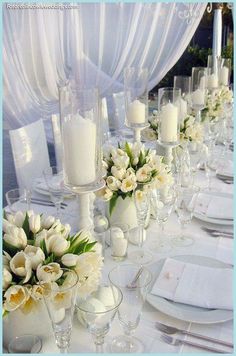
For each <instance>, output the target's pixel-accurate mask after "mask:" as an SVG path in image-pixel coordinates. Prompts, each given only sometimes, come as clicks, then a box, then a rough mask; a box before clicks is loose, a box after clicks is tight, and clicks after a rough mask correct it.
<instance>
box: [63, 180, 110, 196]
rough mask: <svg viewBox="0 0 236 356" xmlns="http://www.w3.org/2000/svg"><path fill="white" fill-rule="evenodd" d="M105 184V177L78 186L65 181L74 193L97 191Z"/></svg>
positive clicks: (67, 187) (65, 184)
mask: <svg viewBox="0 0 236 356" xmlns="http://www.w3.org/2000/svg"><path fill="white" fill-rule="evenodd" d="M104 185H105V181H104V180H103V179H101V180H98V181H96V182H92V183H91V184H86V185H81V186H76V185H73V184H70V183H64V186H65V188H66V189H67V190H68V191H70V192H71V193H74V194H80V193H90V192H96V191H97V190H99V189H101V188H103V187H104Z"/></svg>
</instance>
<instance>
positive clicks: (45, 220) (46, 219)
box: [41, 215, 55, 229]
mask: <svg viewBox="0 0 236 356" xmlns="http://www.w3.org/2000/svg"><path fill="white" fill-rule="evenodd" d="M54 222H55V218H54V216H50V215H49V216H42V217H41V227H42V228H43V229H50V227H51V226H52V225H53V224H54Z"/></svg>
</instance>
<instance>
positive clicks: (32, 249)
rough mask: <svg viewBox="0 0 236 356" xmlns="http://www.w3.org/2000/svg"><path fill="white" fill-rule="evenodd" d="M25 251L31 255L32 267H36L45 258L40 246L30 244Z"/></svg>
mask: <svg viewBox="0 0 236 356" xmlns="http://www.w3.org/2000/svg"><path fill="white" fill-rule="evenodd" d="M24 253H25V254H26V255H27V256H28V257H29V259H30V262H31V266H32V269H36V268H37V267H38V265H39V264H40V263H42V262H43V261H44V260H45V255H44V253H43V251H42V250H41V248H40V247H36V246H31V245H28V246H26V248H25V250H24Z"/></svg>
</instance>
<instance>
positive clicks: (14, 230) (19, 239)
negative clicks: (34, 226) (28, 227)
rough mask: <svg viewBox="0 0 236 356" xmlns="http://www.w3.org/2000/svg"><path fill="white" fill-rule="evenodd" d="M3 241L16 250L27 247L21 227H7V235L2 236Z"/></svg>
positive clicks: (25, 237)
mask: <svg viewBox="0 0 236 356" xmlns="http://www.w3.org/2000/svg"><path fill="white" fill-rule="evenodd" d="M3 239H4V240H5V241H6V242H7V243H9V244H10V245H12V246H15V247H17V248H24V247H25V246H26V245H27V236H26V234H25V232H24V230H23V229H22V228H21V227H20V228H19V227H16V226H10V227H8V229H7V234H5V235H4V236H3Z"/></svg>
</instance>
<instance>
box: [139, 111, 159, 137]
mask: <svg viewBox="0 0 236 356" xmlns="http://www.w3.org/2000/svg"><path fill="white" fill-rule="evenodd" d="M158 121H159V115H158V111H157V110H153V113H152V116H151V117H149V119H148V122H149V127H146V128H145V129H144V130H143V131H142V133H141V135H142V139H143V140H145V141H156V140H157V139H158Z"/></svg>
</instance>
